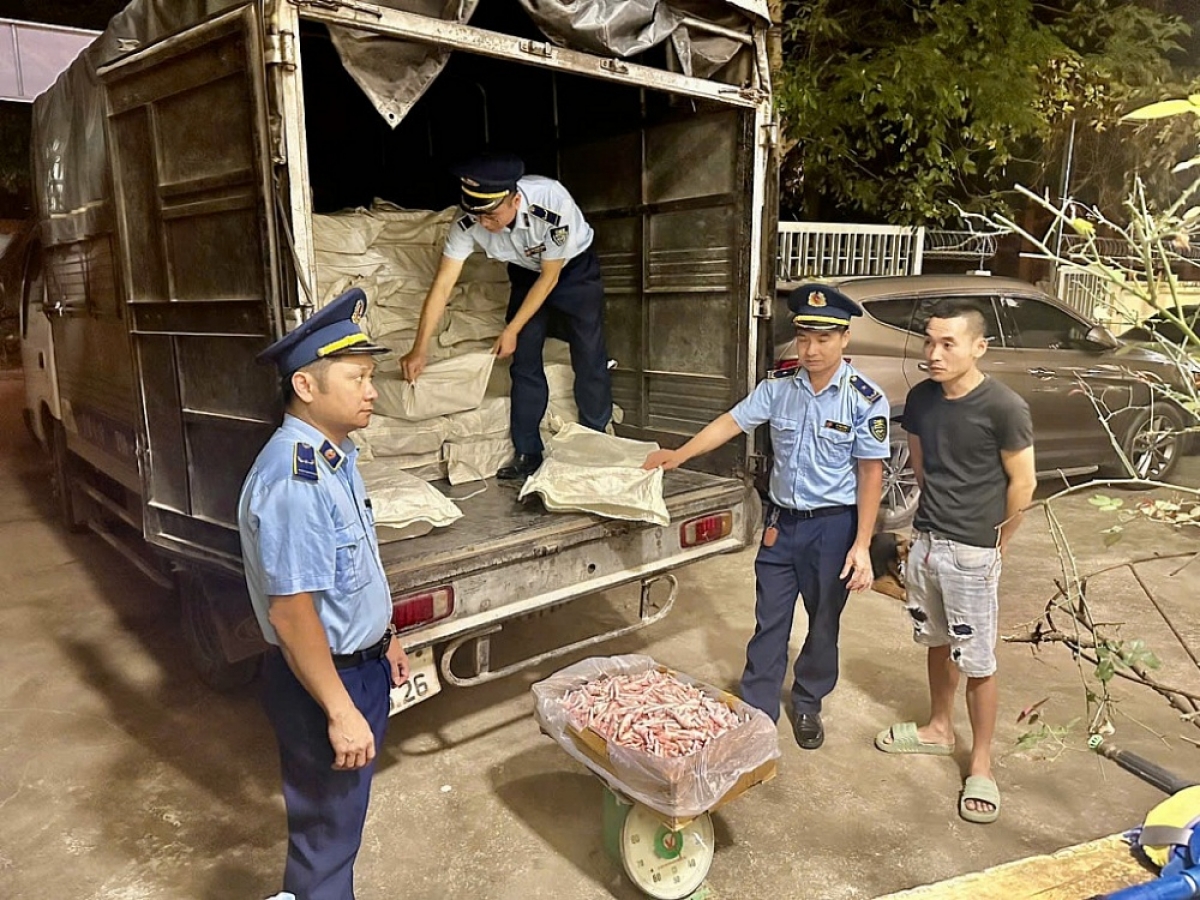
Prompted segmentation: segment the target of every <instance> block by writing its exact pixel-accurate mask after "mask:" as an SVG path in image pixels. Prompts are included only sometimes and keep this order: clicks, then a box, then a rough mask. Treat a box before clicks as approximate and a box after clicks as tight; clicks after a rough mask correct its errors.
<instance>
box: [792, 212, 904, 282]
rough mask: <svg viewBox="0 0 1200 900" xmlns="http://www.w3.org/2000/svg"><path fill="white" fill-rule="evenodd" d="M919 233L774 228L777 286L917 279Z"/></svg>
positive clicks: (800, 225)
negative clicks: (819, 281)
mask: <svg viewBox="0 0 1200 900" xmlns="http://www.w3.org/2000/svg"><path fill="white" fill-rule="evenodd" d="M924 243H925V229H924V228H914V227H909V226H899V225H838V224H834V223H830V222H780V223H779V267H778V274H779V280H780V281H801V280H804V279H806V278H833V277H838V276H842V277H845V276H850V275H920V274H921V260H922V254H923V252H924Z"/></svg>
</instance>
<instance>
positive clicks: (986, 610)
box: [904, 531, 1000, 678]
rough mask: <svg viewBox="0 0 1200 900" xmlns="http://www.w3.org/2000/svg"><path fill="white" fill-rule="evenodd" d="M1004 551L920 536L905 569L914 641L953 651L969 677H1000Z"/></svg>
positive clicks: (905, 584) (920, 534) (956, 661)
mask: <svg viewBox="0 0 1200 900" xmlns="http://www.w3.org/2000/svg"><path fill="white" fill-rule="evenodd" d="M999 586H1000V551H999V550H997V549H996V548H995V547H975V546H972V545H971V544H963V543H960V542H959V541H952V540H950V539H949V538H944V537H939V536H937V535H933V534H929V533H927V532H920V531H919V532H917V536H916V540H915V541H914V542H913V545H912V547H911V549H910V550H909V553H908V563H907V565H906V566H905V567H904V587H905V594H906V597H905V600H906V603H907V606H908V614H909V615H910V616H911V617H912V623H913V640H915V641H916V642H917V643H918V644H924V645H925V646H926V647H945V646H947V645H949V646H950V647H951V648H953V649H952V650H951V651H950V658H951V659H952V660H953V661H954V664H955V665H956V666H958V668H959V670H960V671H961V672H962V673H963V674H964V675H966V676H967V677H968V678H986V677H987V676H989V675H992V674H995V672H996V631H997V620H998V618H999V611H1000V599H999V591H998V589H999Z"/></svg>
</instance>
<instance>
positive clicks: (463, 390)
mask: <svg viewBox="0 0 1200 900" xmlns="http://www.w3.org/2000/svg"><path fill="white" fill-rule="evenodd" d="M495 361H496V357H494V356H492V354H490V353H465V354H463V355H462V356H452V357H450V358H449V359H443V360H439V361H438V362H434V363H430V364H429V365H427V366H426V367H425V371H424V372H422V373H421V377H420V378H418V379H417V383H416V384H412V383H410V382H408V381H405V380H404V379H403V378H400V377H395V376H387V377H381V378H377V379H376V380H375V389H376V390H377V391H379V398H378V399H377V400H376V401H375V408H376V409H377V410H378V411H379V412H380V413H382V414H383V415H385V416H391V417H392V418H395V419H407V420H408V421H410V422H416V421H420V420H421V419H432V418H434V417H436V416H445V415H449V414H450V413H456V412H462V411H464V410H468V409H475V408H477V407H478V406H479V404H480V403H482V402H483V396H484V393H485V391H486V390H487V384H488V378H489V377H490V376H491V374H492V365H493V364H494V363H495Z"/></svg>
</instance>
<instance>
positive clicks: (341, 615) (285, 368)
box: [238, 288, 408, 900]
mask: <svg viewBox="0 0 1200 900" xmlns="http://www.w3.org/2000/svg"><path fill="white" fill-rule="evenodd" d="M365 309H366V296H365V295H364V294H363V292H362V291H361V290H359V289H358V288H352V289H351V290H350V291H348V292H346V293H345V294H343V295H342V296H341V297H339V298H338V299H336V300H334V301H333V302H332V303H330V304H329V305H328V306H326V307H325V308H324V309H322V310H321V311H320V312H318V313H317V314H316V315H314V316H313V317H312V318H310V319H309V320H308V321H306V322H305V323H304V324H302V325H301V326H300V327H298V328H296V329H295V330H293V331H292V332H291V333H289V334H288V335H287V336H286V337H284V338H283V339H282V340H280V341H277V342H276V343H274V344H272V345H271V346H270V347H268V348H267V349H266V350H264V351H263V352H262V353H261V354H260V355H259V359H260V361H270V362H273V363H274V364H275V365H276V366H278V368H279V373H280V375H281V377H282V379H283V388H284V396H285V399H286V415H285V416H284V419H283V424H282V425H281V426H280V427H279V429H278V430H277V431H276V432H275V434H274V435H272V436H271V439H270V440H269V441H267V444H266V446H265V447H263V449H262V451H261V452H260V453H259V454H258V459H256V460H255V461H254V465H253V467H252V468H251V469H250V473H249V474H248V475H247V476H246V482H245V484H244V485H243V486H242V494H241V498H240V500H239V501H238V528H239V530H240V532H241V539H242V558H243V562H244V566H245V571H246V586H247V587H248V588H249V590H250V600H251V602H252V603H253V605H254V613H255V615H256V616H257V617H258V624H259V626H260V627H261V628H262V632H263V636H264V637H265V638H266V639H267V642H268V643H269V644H272V645H273V646H272V648H271V650H269V651H268V652H267V655H266V658H265V660H264V661H263V682H264V684H263V703H264V705H265V706H266V710H267V716H268V718H269V719H270V720H271V725H272V726H273V727H274V730H275V736H276V738H277V739H278V742H279V759H280V768H281V770H282V774H283V799H284V803H285V805H286V807H287V818H288V851H287V865H286V867H285V869H284V874H283V888H284V890H285V891H289V892H290V893H292V894H294V895H295V896H296V900H353V898H354V860H355V857H356V856H357V855H358V848H359V845H360V844H361V843H362V830H363V822H364V820H365V819H366V815H367V803H368V800H369V799H370V794H371V777H372V775H373V774H374V771H375V762H374V760H375V755H376V753H377V752H378V750H379V748H380V747H381V745H382V744H383V736H384V732H385V730H386V727H387V720H388V695H389V693H390V691H391V688H392V686H393V685H399V684H401V683H403V682H404V680H405V679H406V678H407V677H408V658H407V656H406V655H405V653H404V649H403V648H402V647H401V646H400V642H399V641H396V640H393V639H392V637H393V634H394V628H393V626H392V624H391V618H392V596H391V590H390V589H389V588H388V583H387V579H386V577H385V576H384V573H383V565H382V563H381V562H380V560H379V545H378V543H377V542H376V538H375V520H374V517H373V515H372V513H371V504H370V501H369V500H368V499H367V492H366V487H365V486H364V484H363V480H362V476H361V475H360V474H359V472H358V469H357V468H356V467H355V462H356V460H357V456H358V453H357V451H356V450H355V447H354V443H353V442H352V441H351V440H350V439H349V434H350V432H351V431H354V430H355V429H358V428H364V427H366V425H367V423H368V422H370V420H371V406H372V403H373V402H374V400H375V397H376V396H378V395H377V394H376V391H375V388H374V386H373V385H372V384H371V375H372V372H373V371H374V369H375V362H374V360H372V359H371V355H372V354H375V353H383V352H385V351H386V349H387V348H385V347H381V346H379V345H377V344H373V343H371V341H370V340H368V338H367V336H366V335H365V334H363V332H362V331H361V330H360V329H359V327H358V324H357V323H358V320H359V319H360V318H361V317H362V313H363V312H364V310H365Z"/></svg>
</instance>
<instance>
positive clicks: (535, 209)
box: [529, 203, 562, 226]
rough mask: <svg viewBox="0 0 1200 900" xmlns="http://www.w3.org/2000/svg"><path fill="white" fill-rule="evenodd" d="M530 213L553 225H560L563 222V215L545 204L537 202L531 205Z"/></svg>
mask: <svg viewBox="0 0 1200 900" xmlns="http://www.w3.org/2000/svg"><path fill="white" fill-rule="evenodd" d="M529 214H530V215H531V216H533V217H535V218H538V219H541V220H542V221H543V222H549V223H550V224H551V225H554V226H558V225H561V224H562V216H560V215H559V214H558V213H556V212H554V211H553V210H550V209H546V207H544V206H537V205H536V204H532V203H531V204H530V205H529Z"/></svg>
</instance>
